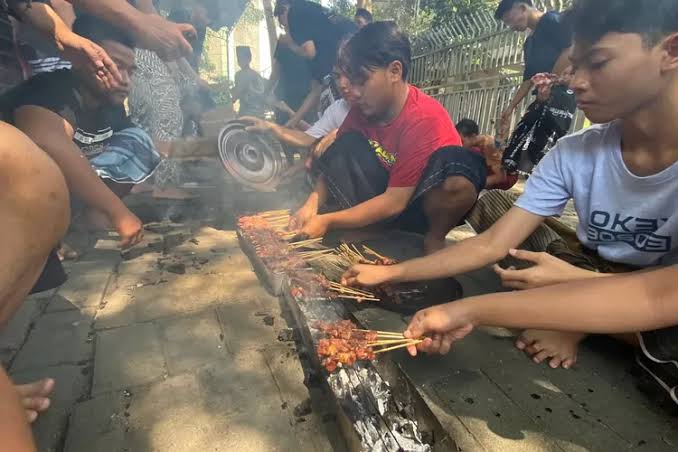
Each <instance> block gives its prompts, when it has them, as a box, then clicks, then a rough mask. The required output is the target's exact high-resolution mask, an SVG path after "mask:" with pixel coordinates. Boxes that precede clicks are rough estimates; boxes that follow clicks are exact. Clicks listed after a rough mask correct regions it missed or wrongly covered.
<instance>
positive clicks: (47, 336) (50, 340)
mask: <svg viewBox="0 0 678 452" xmlns="http://www.w3.org/2000/svg"><path fill="white" fill-rule="evenodd" d="M93 317H94V311H93V310H82V311H78V310H71V311H64V312H53V313H47V314H44V315H42V316H41V317H39V318H38V319H37V320H36V322H35V328H34V329H33V331H32V332H31V334H30V336H29V337H28V340H27V341H26V343H25V344H24V346H23V347H22V348H21V351H20V352H19V353H18V354H17V356H16V358H15V360H14V362H13V363H12V371H19V370H26V369H33V368H41V367H45V366H53V365H57V364H68V363H78V362H81V361H85V360H89V359H91V358H92V341H91V339H90V338H89V333H90V330H91V326H92V319H93Z"/></svg>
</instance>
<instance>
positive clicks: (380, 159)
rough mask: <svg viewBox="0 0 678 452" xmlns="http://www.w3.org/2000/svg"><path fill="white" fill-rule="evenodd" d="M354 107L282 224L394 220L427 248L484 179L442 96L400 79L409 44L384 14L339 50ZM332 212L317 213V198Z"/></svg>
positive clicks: (435, 245) (313, 229) (315, 226)
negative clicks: (307, 191) (304, 195)
mask: <svg viewBox="0 0 678 452" xmlns="http://www.w3.org/2000/svg"><path fill="white" fill-rule="evenodd" d="M339 67H340V69H341V72H342V74H343V75H345V76H346V79H347V80H348V81H350V85H351V86H350V89H351V93H352V98H353V99H354V101H355V102H353V107H352V109H351V111H350V112H349V114H348V117H347V118H346V120H345V121H344V123H343V125H342V126H341V128H340V129H339V133H338V137H337V140H336V141H335V143H334V144H333V145H332V146H331V147H330V148H329V149H328V150H327V152H326V153H325V154H324V155H323V156H322V157H321V158H320V159H318V160H317V161H316V162H315V164H314V167H313V173H314V175H315V176H317V183H316V187H315V189H314V191H313V193H311V195H310V196H309V198H308V200H307V201H306V203H305V204H304V206H303V207H302V208H301V209H299V211H298V212H297V213H296V214H295V215H294V216H293V218H292V220H291V224H290V227H291V228H292V229H295V230H298V231H299V232H300V234H303V235H307V236H309V237H320V236H323V235H325V233H326V232H327V231H328V230H330V229H345V228H360V227H364V226H368V225H371V224H375V223H379V222H383V221H385V220H391V219H397V226H398V227H400V228H403V229H407V230H411V231H415V232H421V233H425V234H426V236H425V248H426V252H429V253H430V252H434V251H437V250H438V249H440V248H442V247H444V244H445V236H446V235H447V233H448V232H449V231H450V230H451V229H452V228H454V227H455V226H457V225H458V224H459V223H460V222H461V221H462V220H463V219H464V216H465V215H466V213H467V212H468V211H469V210H470V209H471V207H473V205H474V203H475V201H476V199H477V197H478V193H479V192H480V190H482V189H483V187H484V186H485V178H486V169H485V162H484V159H483V158H482V156H480V155H478V154H477V153H474V152H472V151H470V150H468V149H464V148H462V147H461V145H462V142H461V138H460V137H459V134H458V133H457V131H456V130H455V128H454V124H453V123H452V121H451V119H450V117H449V115H448V114H447V112H446V111H445V109H444V108H443V106H442V105H440V104H439V103H438V102H437V101H436V100H434V99H432V98H431V97H429V96H427V95H426V94H424V93H423V92H421V91H420V90H419V89H417V88H415V87H414V86H411V85H409V84H408V83H407V75H408V71H409V67H410V43H409V39H408V38H407V36H406V35H405V34H403V33H402V32H400V31H399V30H398V28H397V27H396V26H395V24H394V23H392V22H376V23H373V24H370V25H368V26H366V27H365V28H363V29H362V30H360V31H359V32H358V33H357V34H356V35H354V36H353V37H352V38H351V40H350V41H349V42H348V43H347V44H346V45H345V46H344V47H343V48H342V49H341V51H340V55H339ZM328 199H329V200H331V201H333V202H334V203H336V204H337V206H338V207H339V209H341V210H338V211H334V212H332V213H326V214H322V215H319V214H318V212H319V209H320V207H321V206H322V205H323V204H324V203H325V201H326V200H328Z"/></svg>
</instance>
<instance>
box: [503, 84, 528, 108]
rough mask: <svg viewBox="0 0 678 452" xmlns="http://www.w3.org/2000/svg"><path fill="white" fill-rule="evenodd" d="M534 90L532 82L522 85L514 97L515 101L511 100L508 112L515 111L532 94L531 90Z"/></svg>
mask: <svg viewBox="0 0 678 452" xmlns="http://www.w3.org/2000/svg"><path fill="white" fill-rule="evenodd" d="M531 89H532V81H531V80H525V81H524V82H523V83H522V85H520V87H519V88H518V91H516V94H515V95H514V96H513V99H511V103H510V104H509V106H508V108H507V110H511V111H513V110H515V109H516V108H517V107H518V105H520V103H521V102H522V101H523V99H525V97H527V95H528V94H529V93H530V90H531Z"/></svg>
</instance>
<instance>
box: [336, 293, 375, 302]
mask: <svg viewBox="0 0 678 452" xmlns="http://www.w3.org/2000/svg"><path fill="white" fill-rule="evenodd" d="M337 298H343V299H346V300H356V301H381V300H380V299H379V298H370V297H363V296H359V295H342V294H339V295H337Z"/></svg>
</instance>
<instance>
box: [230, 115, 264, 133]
mask: <svg viewBox="0 0 678 452" xmlns="http://www.w3.org/2000/svg"><path fill="white" fill-rule="evenodd" d="M238 119H239V120H240V121H243V122H246V123H249V124H250V125H249V126H247V127H245V130H246V131H247V132H254V133H264V132H268V131H269V130H271V127H272V124H271V123H270V122H268V121H265V120H263V119H259V118H256V117H254V116H243V117H242V118H238Z"/></svg>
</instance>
